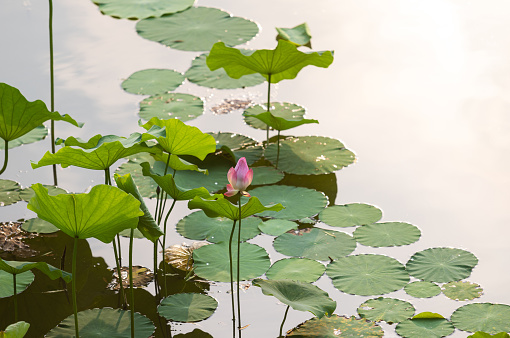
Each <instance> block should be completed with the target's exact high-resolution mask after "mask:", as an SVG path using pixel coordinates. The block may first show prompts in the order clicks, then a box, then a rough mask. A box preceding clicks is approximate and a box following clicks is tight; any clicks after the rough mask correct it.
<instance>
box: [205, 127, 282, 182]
mask: <svg viewBox="0 0 510 338" xmlns="http://www.w3.org/2000/svg"><path fill="white" fill-rule="evenodd" d="M208 134H209V135H211V136H212V137H214V139H215V140H216V149H217V150H223V149H224V148H223V146H227V147H228V148H229V149H230V150H231V151H232V153H233V155H234V156H235V159H232V160H233V162H234V163H237V161H239V159H240V158H241V157H245V158H246V163H247V164H248V165H251V164H253V163H254V162H256V161H258V160H259V159H260V158H261V157H262V153H263V149H262V147H261V146H256V144H257V141H255V140H254V139H252V138H250V137H248V136H245V135H239V134H233V133H222V132H219V133H208ZM254 177H255V175H254ZM282 178H283V177H282Z"/></svg>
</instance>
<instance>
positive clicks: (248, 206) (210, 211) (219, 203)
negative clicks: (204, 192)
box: [188, 194, 283, 220]
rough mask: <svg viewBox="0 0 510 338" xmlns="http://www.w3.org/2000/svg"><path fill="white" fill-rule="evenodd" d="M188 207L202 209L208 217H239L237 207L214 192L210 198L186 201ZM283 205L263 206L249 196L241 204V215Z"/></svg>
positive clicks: (273, 209)
mask: <svg viewBox="0 0 510 338" xmlns="http://www.w3.org/2000/svg"><path fill="white" fill-rule="evenodd" d="M188 208H190V209H202V210H203V211H204V212H205V214H206V215H207V216H209V217H227V218H230V219H231V220H238V219H239V207H238V206H237V205H234V204H232V203H230V201H228V200H227V199H225V198H224V197H223V195H222V194H215V195H214V196H212V197H211V199H203V198H200V197H199V196H197V197H195V198H194V199H193V200H191V201H189V202H188ZM282 209H283V206H282V205H281V204H280V203H278V204H274V205H269V206H264V205H262V203H260V201H259V199H258V198H257V197H255V196H252V197H250V199H249V200H248V202H246V203H245V204H243V205H241V216H242V218H246V217H248V216H251V215H255V214H258V213H259V212H263V211H280V210H282Z"/></svg>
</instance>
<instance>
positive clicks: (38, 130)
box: [0, 125, 48, 150]
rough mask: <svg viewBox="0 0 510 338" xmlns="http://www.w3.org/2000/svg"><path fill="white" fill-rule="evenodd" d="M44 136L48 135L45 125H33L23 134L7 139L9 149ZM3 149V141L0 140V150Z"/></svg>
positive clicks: (38, 139) (41, 138) (39, 139)
mask: <svg viewBox="0 0 510 338" xmlns="http://www.w3.org/2000/svg"><path fill="white" fill-rule="evenodd" d="M46 136H48V129H46V127H45V126H43V125H41V126H38V127H35V128H34V129H32V130H31V131H29V132H28V133H26V134H25V135H23V136H21V137H18V138H16V139H14V140H11V141H9V149H12V148H16V147H19V146H21V145H23V144H29V143H34V142H37V141H41V140H44V139H45V138H46ZM3 149H5V143H4V142H3V140H2V142H0V150H3Z"/></svg>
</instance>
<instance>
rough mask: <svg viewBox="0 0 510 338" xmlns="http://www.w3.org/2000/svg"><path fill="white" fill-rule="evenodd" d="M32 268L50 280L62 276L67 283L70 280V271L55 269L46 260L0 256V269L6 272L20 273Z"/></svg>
mask: <svg viewBox="0 0 510 338" xmlns="http://www.w3.org/2000/svg"><path fill="white" fill-rule="evenodd" d="M33 269H37V270H39V271H41V272H42V273H44V274H45V275H46V276H48V277H49V278H50V279H52V280H55V279H57V278H62V279H64V280H65V281H66V282H67V283H69V282H71V280H72V275H71V274H70V273H68V272H65V271H62V270H60V269H57V268H56V267H54V266H52V265H49V264H48V263H46V262H21V261H4V260H3V259H1V258H0V270H2V271H5V272H8V273H10V274H16V275H21V274H23V273H25V272H27V271H30V270H33ZM16 277H18V276H16ZM16 279H17V278H16ZM16 284H18V283H16ZM11 286H12V283H11Z"/></svg>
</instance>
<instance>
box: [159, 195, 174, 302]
mask: <svg viewBox="0 0 510 338" xmlns="http://www.w3.org/2000/svg"><path fill="white" fill-rule="evenodd" d="M175 202H177V200H175V199H174V200H173V202H172V205H171V206H170V210H168V212H167V213H166V217H165V222H164V225H163V255H162V256H163V257H162V259H163V281H164V285H165V296H167V295H168V290H167V288H166V262H165V248H166V222H167V221H168V216H170V213H171V212H172V210H173V209H174V206H175Z"/></svg>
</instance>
